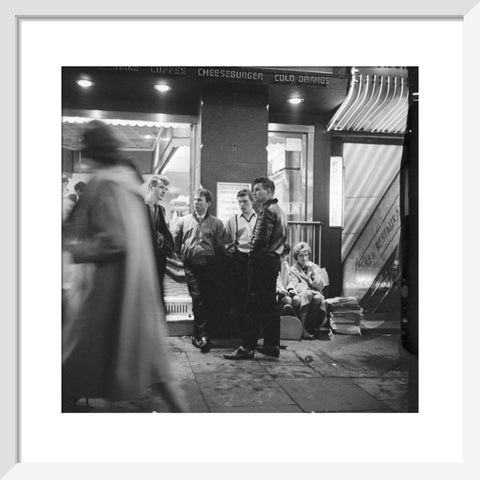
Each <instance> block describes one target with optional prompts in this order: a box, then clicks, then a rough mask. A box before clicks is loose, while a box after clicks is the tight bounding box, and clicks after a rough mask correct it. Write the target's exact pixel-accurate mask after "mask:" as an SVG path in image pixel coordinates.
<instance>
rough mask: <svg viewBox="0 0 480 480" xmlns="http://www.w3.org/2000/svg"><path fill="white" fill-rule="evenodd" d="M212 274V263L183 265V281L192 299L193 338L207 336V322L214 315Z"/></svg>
mask: <svg viewBox="0 0 480 480" xmlns="http://www.w3.org/2000/svg"><path fill="white" fill-rule="evenodd" d="M213 273H214V272H213V262H209V263H207V264H205V265H185V279H186V281H187V287H188V291H189V293H190V296H191V297H192V311H193V335H194V336H198V337H203V336H207V337H208V336H209V331H208V330H209V328H208V327H209V326H208V320H209V318H212V317H213V315H215V311H214V298H215V297H214V291H213V279H214V277H213Z"/></svg>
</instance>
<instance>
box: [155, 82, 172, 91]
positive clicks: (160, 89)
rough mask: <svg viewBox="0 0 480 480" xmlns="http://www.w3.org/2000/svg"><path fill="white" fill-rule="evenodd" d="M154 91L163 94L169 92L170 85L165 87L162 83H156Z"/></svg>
mask: <svg viewBox="0 0 480 480" xmlns="http://www.w3.org/2000/svg"><path fill="white" fill-rule="evenodd" d="M155 89H156V90H158V91H159V92H161V93H165V92H169V91H170V90H171V89H172V87H170V85H165V84H164V83H157V85H155Z"/></svg>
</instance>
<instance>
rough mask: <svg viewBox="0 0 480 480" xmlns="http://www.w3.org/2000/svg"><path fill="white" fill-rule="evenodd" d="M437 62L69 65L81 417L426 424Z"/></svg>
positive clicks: (66, 358) (67, 198)
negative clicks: (426, 91)
mask: <svg viewBox="0 0 480 480" xmlns="http://www.w3.org/2000/svg"><path fill="white" fill-rule="evenodd" d="M419 72H420V73H421V69H419V67H418V66H415V65H414V66H409V65H406V66H363V65H356V66H351V65H349V66H333V67H332V66H327V67H321V66H305V67H301V66H281V67H271V66H268V67H266V66H231V67H230V66H218V65H217V66H198V67H195V66H178V65H177V66H105V67H101V66H85V67H78V66H64V67H62V71H61V99H62V105H61V171H59V172H58V174H59V175H58V178H59V179H60V176H61V181H62V193H61V197H62V202H61V205H62V209H61V212H58V215H59V218H60V216H61V222H62V251H61V252H58V254H59V255H61V257H62V292H61V302H62V306H61V309H62V320H61V342H62V358H61V370H62V372H61V377H62V385H61V411H62V413H64V414H70V413H145V414H148V413H188V412H189V413H265V414H268V413H317V414H320V413H372V412H375V413H416V412H418V405H419V402H418V356H419V347H418V343H419V342H418V328H419V320H418V193H419V192H418V163H419V158H418V157H419V155H418V135H419V131H418V130H419V122H418V105H419V98H421V95H419V88H418V78H419Z"/></svg>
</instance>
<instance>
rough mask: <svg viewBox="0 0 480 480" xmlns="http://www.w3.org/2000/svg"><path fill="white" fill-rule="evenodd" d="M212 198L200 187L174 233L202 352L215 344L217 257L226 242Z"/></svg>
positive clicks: (195, 337) (195, 341)
mask: <svg viewBox="0 0 480 480" xmlns="http://www.w3.org/2000/svg"><path fill="white" fill-rule="evenodd" d="M212 198H213V197H212V193H211V192H210V191H209V190H207V189H205V188H200V189H199V190H197V191H196V192H195V198H194V200H193V209H194V212H193V214H190V215H187V216H186V217H182V218H181V219H180V220H179V222H178V224H177V226H176V229H175V235H174V243H175V252H176V253H177V254H178V255H181V258H182V262H183V265H184V268H185V278H186V281H187V287H188V291H189V293H190V296H191V297H192V310H193V337H192V344H193V345H194V346H195V347H197V348H199V349H200V351H201V352H202V353H207V352H208V351H210V349H211V348H212V345H211V342H210V338H209V335H208V330H209V325H208V320H209V318H211V317H212V316H213V315H214V314H215V312H214V292H213V289H212V280H213V275H214V260H215V256H216V255H217V254H218V253H219V252H221V251H222V249H223V246H224V227H223V223H222V221H221V220H219V219H218V218H217V217H214V216H213V215H210V214H209V213H208V209H209V207H210V204H211V203H212Z"/></svg>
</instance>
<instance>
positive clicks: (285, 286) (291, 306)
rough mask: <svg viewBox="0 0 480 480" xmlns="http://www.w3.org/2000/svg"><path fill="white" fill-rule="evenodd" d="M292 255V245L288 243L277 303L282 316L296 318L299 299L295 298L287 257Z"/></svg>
mask: <svg viewBox="0 0 480 480" xmlns="http://www.w3.org/2000/svg"><path fill="white" fill-rule="evenodd" d="M289 253H290V245H289V244H288V243H286V244H285V245H284V247H283V252H282V257H281V260H280V261H281V264H280V272H279V273H278V277H277V302H278V306H279V308H280V315H285V316H287V315H288V316H292V317H295V316H296V313H295V310H298V306H299V298H298V297H295V289H294V288H293V286H292V284H291V283H290V279H289V273H290V265H289V264H288V261H287V257H288V254H289Z"/></svg>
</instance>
